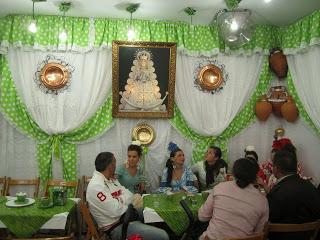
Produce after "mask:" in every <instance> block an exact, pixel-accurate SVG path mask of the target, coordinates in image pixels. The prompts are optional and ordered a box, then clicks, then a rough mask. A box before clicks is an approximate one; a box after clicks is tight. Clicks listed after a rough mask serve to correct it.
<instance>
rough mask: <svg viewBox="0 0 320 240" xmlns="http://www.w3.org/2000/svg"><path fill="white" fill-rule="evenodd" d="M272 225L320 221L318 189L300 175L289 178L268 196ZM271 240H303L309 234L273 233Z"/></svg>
mask: <svg viewBox="0 0 320 240" xmlns="http://www.w3.org/2000/svg"><path fill="white" fill-rule="evenodd" d="M267 198H268V202H269V209H270V214H269V221H270V222H271V223H305V222H312V221H315V220H317V219H320V195H319V193H318V191H317V189H316V188H315V187H314V186H313V185H312V184H311V183H310V182H309V181H306V180H303V179H301V178H300V177H299V175H297V174H294V175H291V176H288V177H286V178H284V179H283V180H281V181H280V182H279V183H277V184H276V185H275V186H274V187H273V188H272V189H271V191H270V193H269V194H268V195H267ZM269 239H270V240H278V239H279V240H280V239H281V240H286V239H290V240H295V239H297V240H298V239H299V240H303V239H308V234H306V233H302V234H301V235H300V234H297V233H293V234H287V233H281V234H278V233H271V234H269Z"/></svg>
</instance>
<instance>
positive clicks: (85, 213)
mask: <svg viewBox="0 0 320 240" xmlns="http://www.w3.org/2000/svg"><path fill="white" fill-rule="evenodd" d="M79 206H80V212H81V215H82V218H83V219H84V221H85V222H86V224H87V236H86V239H91V237H93V238H94V239H96V240H98V239H103V236H101V234H99V231H98V229H97V228H96V225H95V223H94V220H93V218H92V216H91V213H90V211H89V208H88V206H87V203H86V202H84V201H83V200H81V202H80V205H79Z"/></svg>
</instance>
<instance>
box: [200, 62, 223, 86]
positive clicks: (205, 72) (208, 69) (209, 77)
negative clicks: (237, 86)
mask: <svg viewBox="0 0 320 240" xmlns="http://www.w3.org/2000/svg"><path fill="white" fill-rule="evenodd" d="M197 81H198V83H199V85H200V87H201V88H202V89H205V90H208V91H212V90H214V89H217V88H219V87H220V86H221V84H222V83H223V74H222V71H221V69H220V68H219V67H217V66H216V65H213V64H209V65H206V66H204V67H202V68H201V70H200V71H199V74H198V78H197Z"/></svg>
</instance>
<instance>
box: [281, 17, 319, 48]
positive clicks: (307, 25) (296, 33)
mask: <svg viewBox="0 0 320 240" xmlns="http://www.w3.org/2000/svg"><path fill="white" fill-rule="evenodd" d="M278 35H279V39H280V42H281V47H282V49H283V50H284V53H285V54H295V53H297V52H299V51H301V50H303V49H305V48H308V47H310V46H314V45H319V44H320V11H316V12H314V13H313V14H311V15H310V16H307V17H305V18H303V19H302V20H300V21H298V22H297V23H294V24H292V25H290V26H286V27H282V28H279V33H278Z"/></svg>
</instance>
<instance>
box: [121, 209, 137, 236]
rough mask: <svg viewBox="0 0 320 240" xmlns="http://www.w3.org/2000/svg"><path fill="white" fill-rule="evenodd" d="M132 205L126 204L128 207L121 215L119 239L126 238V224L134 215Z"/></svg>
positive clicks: (127, 224)
mask: <svg viewBox="0 0 320 240" xmlns="http://www.w3.org/2000/svg"><path fill="white" fill-rule="evenodd" d="M134 211H135V210H134V207H133V205H132V204H129V205H128V209H127V211H126V213H125V214H124V217H123V223H122V230H121V238H120V240H125V239H127V232H128V226H129V223H130V221H131V219H132V218H133V217H134Z"/></svg>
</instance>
